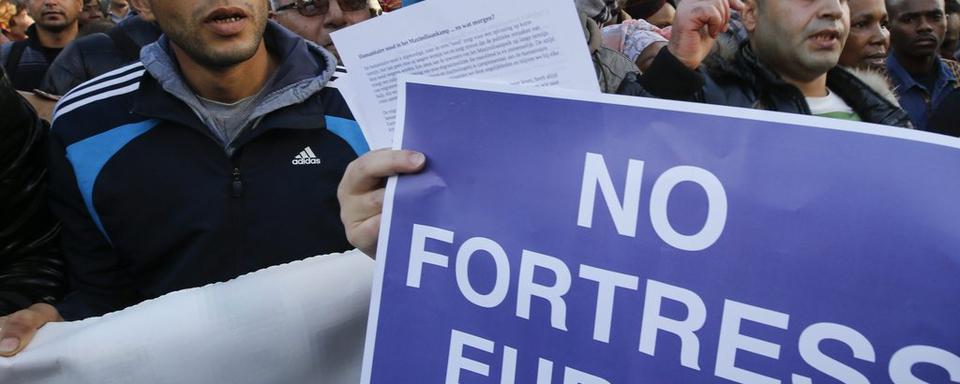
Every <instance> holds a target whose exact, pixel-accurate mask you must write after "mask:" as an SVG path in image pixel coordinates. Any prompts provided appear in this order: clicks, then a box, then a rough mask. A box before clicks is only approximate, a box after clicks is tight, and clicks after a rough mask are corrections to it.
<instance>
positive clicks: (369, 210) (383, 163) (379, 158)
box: [337, 150, 426, 257]
mask: <svg viewBox="0 0 960 384" xmlns="http://www.w3.org/2000/svg"><path fill="white" fill-rule="evenodd" d="M425 163H426V157H424V156H423V154H422V153H418V152H412V151H394V150H378V151H374V152H370V153H367V154H366V155H363V156H361V157H360V158H359V159H356V160H354V161H353V162H352V163H350V165H348V166H347V170H346V172H345V173H344V175H343V180H341V181H340V187H339V188H338V189H337V198H338V199H339V200H340V220H342V221H343V226H344V228H345V229H346V231H347V240H348V241H350V244H353V246H355V247H357V248H358V249H360V250H361V251H363V253H366V254H367V256H370V257H376V256H377V236H378V234H379V233H380V213H381V212H382V211H383V195H384V193H385V191H386V190H385V188H384V187H385V186H386V178H387V177H390V176H394V175H398V174H403V173H414V172H418V171H420V170H421V169H423V165H424V164H425Z"/></svg>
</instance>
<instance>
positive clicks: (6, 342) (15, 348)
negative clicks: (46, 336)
mask: <svg viewBox="0 0 960 384" xmlns="http://www.w3.org/2000/svg"><path fill="white" fill-rule="evenodd" d="M57 321H63V318H62V317H60V312H57V309H56V308H54V307H53V306H52V305H50V304H34V305H32V306H30V308H27V309H24V310H22V311H17V312H14V313H13V314H12V315H10V316H4V317H0V356H4V357H10V356H13V355H16V354H18V353H20V351H21V350H23V348H25V347H26V346H27V344H30V340H32V339H33V335H34V334H35V333H37V330H38V329H40V327H42V326H43V325H44V324H46V323H50V322H57Z"/></svg>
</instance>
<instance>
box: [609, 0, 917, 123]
mask: <svg viewBox="0 0 960 384" xmlns="http://www.w3.org/2000/svg"><path fill="white" fill-rule="evenodd" d="M739 3H740V1H739V0H684V1H683V2H681V3H680V4H679V10H678V14H677V18H676V21H675V22H674V24H673V31H672V36H671V39H670V42H669V43H668V45H667V48H665V49H662V50H661V51H660V53H659V54H658V55H657V57H656V58H655V59H654V61H653V63H652V64H651V66H650V68H649V69H648V71H647V72H646V73H644V74H643V76H640V77H637V76H630V77H628V79H627V80H625V81H624V84H622V85H621V92H622V93H626V94H631V95H642V96H653V97H660V98H669V99H677V100H689V101H699V102H706V103H710V104H720V105H728V106H736V107H745V108H758V109H766V110H773V111H780V112H791V113H799V114H807V115H818V116H826V117H833V118H840V119H847V120H858V121H866V122H871V123H879V124H886V125H893V126H902V127H905V126H909V120H908V119H907V116H906V114H904V112H903V111H902V110H900V108H898V107H897V106H896V105H895V104H894V102H893V101H891V100H888V99H886V98H884V97H883V96H882V94H883V93H884V92H883V91H884V90H880V89H874V88H871V85H868V84H867V83H865V82H864V81H863V80H861V79H860V78H858V77H857V76H855V75H854V74H852V73H850V72H848V71H846V70H844V69H843V68H840V67H838V66H837V63H838V61H839V58H840V54H841V52H842V51H843V45H844V43H845V41H846V38H847V35H848V33H849V30H850V9H849V7H848V5H847V3H846V0H748V1H747V2H746V4H745V5H744V6H742V7H741V6H740V4H739ZM741 8H742V12H741V21H742V22H743V26H744V28H745V30H746V31H747V34H748V38H747V39H746V41H744V42H743V43H736V42H734V41H733V39H732V38H729V37H727V38H725V39H722V40H717V37H718V36H723V35H724V34H723V33H722V32H723V30H724V29H725V28H726V27H727V23H728V21H729V19H730V15H731V12H732V11H733V10H736V9H741ZM715 43H716V44H717V45H718V47H717V52H715V53H714V54H712V55H711V54H710V52H711V50H713V49H714V44H715ZM738 44H739V45H738ZM883 87H884V88H886V86H885V85H883Z"/></svg>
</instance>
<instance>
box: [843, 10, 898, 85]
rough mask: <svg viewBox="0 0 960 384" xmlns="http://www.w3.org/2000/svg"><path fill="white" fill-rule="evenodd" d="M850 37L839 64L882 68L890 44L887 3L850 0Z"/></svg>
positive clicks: (852, 66)
mask: <svg viewBox="0 0 960 384" xmlns="http://www.w3.org/2000/svg"><path fill="white" fill-rule="evenodd" d="M849 4H850V37H848V38H847V44H846V45H845V46H844V47H843V54H841V55H840V65H842V66H845V67H851V68H875V69H876V68H882V67H883V66H884V64H885V63H886V59H887V49H889V48H890V31H888V30H887V24H888V22H889V20H888V18H887V7H886V5H884V4H883V0H849Z"/></svg>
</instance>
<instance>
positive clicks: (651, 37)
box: [602, 20, 672, 61]
mask: <svg viewBox="0 0 960 384" xmlns="http://www.w3.org/2000/svg"><path fill="white" fill-rule="evenodd" d="M671 29H672V28H670V27H667V28H664V29H660V28H657V26H655V25H653V24H650V23H648V22H646V21H645V20H627V21H624V22H623V24H617V25H610V26H607V27H604V28H603V30H602V32H603V46H604V47H607V48H610V49H612V50H614V51H617V52H620V53H622V54H623V55H624V56H626V57H627V58H629V59H630V61H636V60H637V56H640V54H641V53H643V51H644V50H645V49H647V47H649V46H650V45H651V44H653V43H656V42H658V41H667V40H669V39H670V31H671Z"/></svg>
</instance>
